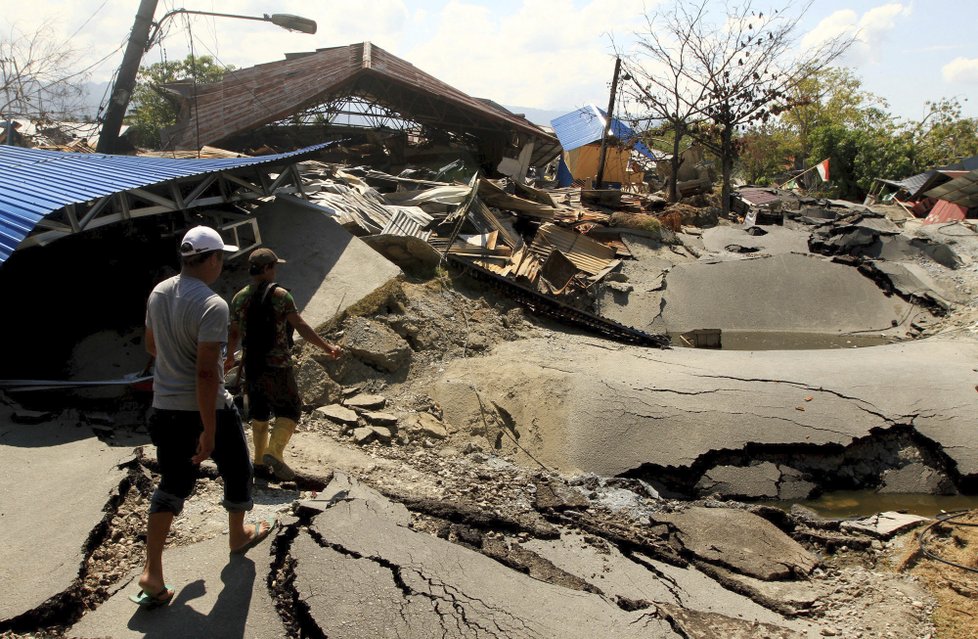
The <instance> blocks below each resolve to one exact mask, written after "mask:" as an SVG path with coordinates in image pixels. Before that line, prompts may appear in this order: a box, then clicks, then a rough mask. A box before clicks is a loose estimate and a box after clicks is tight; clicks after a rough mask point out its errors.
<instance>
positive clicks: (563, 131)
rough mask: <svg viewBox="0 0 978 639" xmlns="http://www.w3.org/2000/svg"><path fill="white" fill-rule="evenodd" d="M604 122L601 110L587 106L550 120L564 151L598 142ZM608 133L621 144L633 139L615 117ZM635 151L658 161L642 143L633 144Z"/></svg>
mask: <svg viewBox="0 0 978 639" xmlns="http://www.w3.org/2000/svg"><path fill="white" fill-rule="evenodd" d="M605 122H607V114H606V113H605V112H604V111H603V110H602V109H599V108H598V107H596V106H594V105H593V104H589V105H587V106H583V107H581V108H580V109H577V110H576V111H571V112H570V113H566V114H564V115H562V116H560V117H559V118H556V119H554V120H551V121H550V124H551V126H553V128H554V133H555V134H556V135H557V139H558V140H560V145H561V146H562V147H564V150H565V151H573V150H574V149H577V148H580V147H582V146H585V145H587V144H591V143H592V142H600V141H601V137H602V136H603V135H604V126H605ZM609 132H610V133H611V135H613V136H614V137H616V138H618V139H619V140H621V141H622V142H630V141H631V140H632V139H633V138H634V137H635V132H634V131H633V130H632V129H631V128H630V127H629V126H628V125H627V124H625V123H624V122H622V121H621V120H619V119H618V118H615V117H612V118H611V129H610V130H609ZM635 150H636V151H638V152H639V153H641V154H642V155H644V156H645V157H647V158H649V159H650V160H658V158H657V157H656V156H655V154H654V153H652V151H651V150H650V149H649V148H648V147H647V146H645V144H643V143H642V142H635Z"/></svg>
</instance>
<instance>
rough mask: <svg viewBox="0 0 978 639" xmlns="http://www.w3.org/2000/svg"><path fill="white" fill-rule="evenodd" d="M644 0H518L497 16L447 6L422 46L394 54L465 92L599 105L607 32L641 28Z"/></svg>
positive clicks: (516, 102) (522, 102)
mask: <svg viewBox="0 0 978 639" xmlns="http://www.w3.org/2000/svg"><path fill="white" fill-rule="evenodd" d="M644 7H645V3H644V2H643V0H591V1H590V2H587V3H586V4H584V5H581V2H580V0H577V1H576V2H575V1H572V0H523V2H522V4H520V6H519V8H518V9H517V10H516V11H513V12H511V13H509V14H508V15H504V16H498V15H495V16H494V14H493V12H490V11H489V10H488V9H487V8H485V7H484V6H478V5H475V4H468V3H466V2H464V1H462V0H453V1H451V2H449V3H448V4H447V5H446V6H445V7H444V8H443V10H442V13H441V15H440V19H439V22H438V24H437V26H436V27H435V30H434V31H433V33H432V37H431V38H430V39H429V40H428V41H427V42H423V43H420V44H418V45H417V46H416V47H413V48H409V49H407V50H405V51H403V52H397V51H394V52H393V53H395V54H397V55H400V56H401V57H404V58H406V59H407V60H408V61H410V62H412V63H413V64H414V65H415V66H417V67H419V68H420V69H423V70H424V71H426V72H428V73H430V74H432V75H434V76H435V77H437V78H439V79H441V80H443V81H445V82H447V83H448V84H450V85H452V86H454V87H456V88H458V89H460V90H462V91H465V92H466V93H469V94H471V95H475V96H479V97H488V98H491V99H493V100H495V101H496V102H500V103H502V104H508V105H513V106H521V107H530V108H542V109H556V108H567V109H568V110H569V109H571V108H574V107H576V106H580V105H582V104H585V103H588V102H596V103H598V104H603V103H606V102H607V99H608V87H607V85H608V84H609V83H610V82H611V75H612V71H613V70H614V54H613V51H612V45H611V37H610V35H611V34H612V33H614V34H616V35H617V36H621V35H622V34H630V33H631V32H632V31H634V30H635V29H636V28H637V27H638V26H640V25H641V24H642V15H643V12H644Z"/></svg>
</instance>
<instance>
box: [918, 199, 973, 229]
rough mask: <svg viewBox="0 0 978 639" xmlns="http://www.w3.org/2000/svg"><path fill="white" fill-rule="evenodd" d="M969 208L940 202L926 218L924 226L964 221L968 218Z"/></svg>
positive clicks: (943, 201) (945, 201) (944, 201)
mask: <svg viewBox="0 0 978 639" xmlns="http://www.w3.org/2000/svg"><path fill="white" fill-rule="evenodd" d="M967 213H968V209H967V207H964V206H961V205H960V204H952V203H951V202H948V201H947V200H938V201H937V204H935V205H934V208H932V209H931V210H930V213H929V214H928V215H927V217H926V218H924V224H941V223H943V222H954V221H957V220H963V219H965V217H966V216H967Z"/></svg>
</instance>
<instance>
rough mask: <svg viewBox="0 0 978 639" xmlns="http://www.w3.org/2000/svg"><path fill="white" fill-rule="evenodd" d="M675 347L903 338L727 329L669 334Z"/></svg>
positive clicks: (814, 346)
mask: <svg viewBox="0 0 978 639" xmlns="http://www.w3.org/2000/svg"><path fill="white" fill-rule="evenodd" d="M669 337H670V340H671V342H672V345H673V346H677V347H689V346H693V347H696V348H715V349H722V350H728V351H798V350H823V349H833V348H865V347H867V346H880V345H882V344H892V343H895V342H899V341H901V340H899V339H896V338H895V337H893V336H892V335H889V336H884V335H880V334H865V335H833V334H827V333H796V332H790V331H786V332H756V331H723V332H722V334H720V335H719V336H710V335H707V336H703V337H700V338H699V339H697V338H696V337H693V338H690V337H689V336H688V335H687V336H685V337H686V339H683V337H684V336H681V335H679V334H672V335H670V336H669Z"/></svg>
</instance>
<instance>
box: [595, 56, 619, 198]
mask: <svg viewBox="0 0 978 639" xmlns="http://www.w3.org/2000/svg"><path fill="white" fill-rule="evenodd" d="M619 71H621V58H615V75H614V77H613V78H612V79H611V97H609V98H608V115H607V119H606V120H605V123H604V135H602V136H601V156H600V157H599V158H598V176H597V179H596V181H597V184H595V185H594V188H596V189H600V188H601V185H602V182H604V160H605V152H606V151H607V149H608V131H609V130H611V118H612V117H614V112H615V93H617V91H618V72H619Z"/></svg>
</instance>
